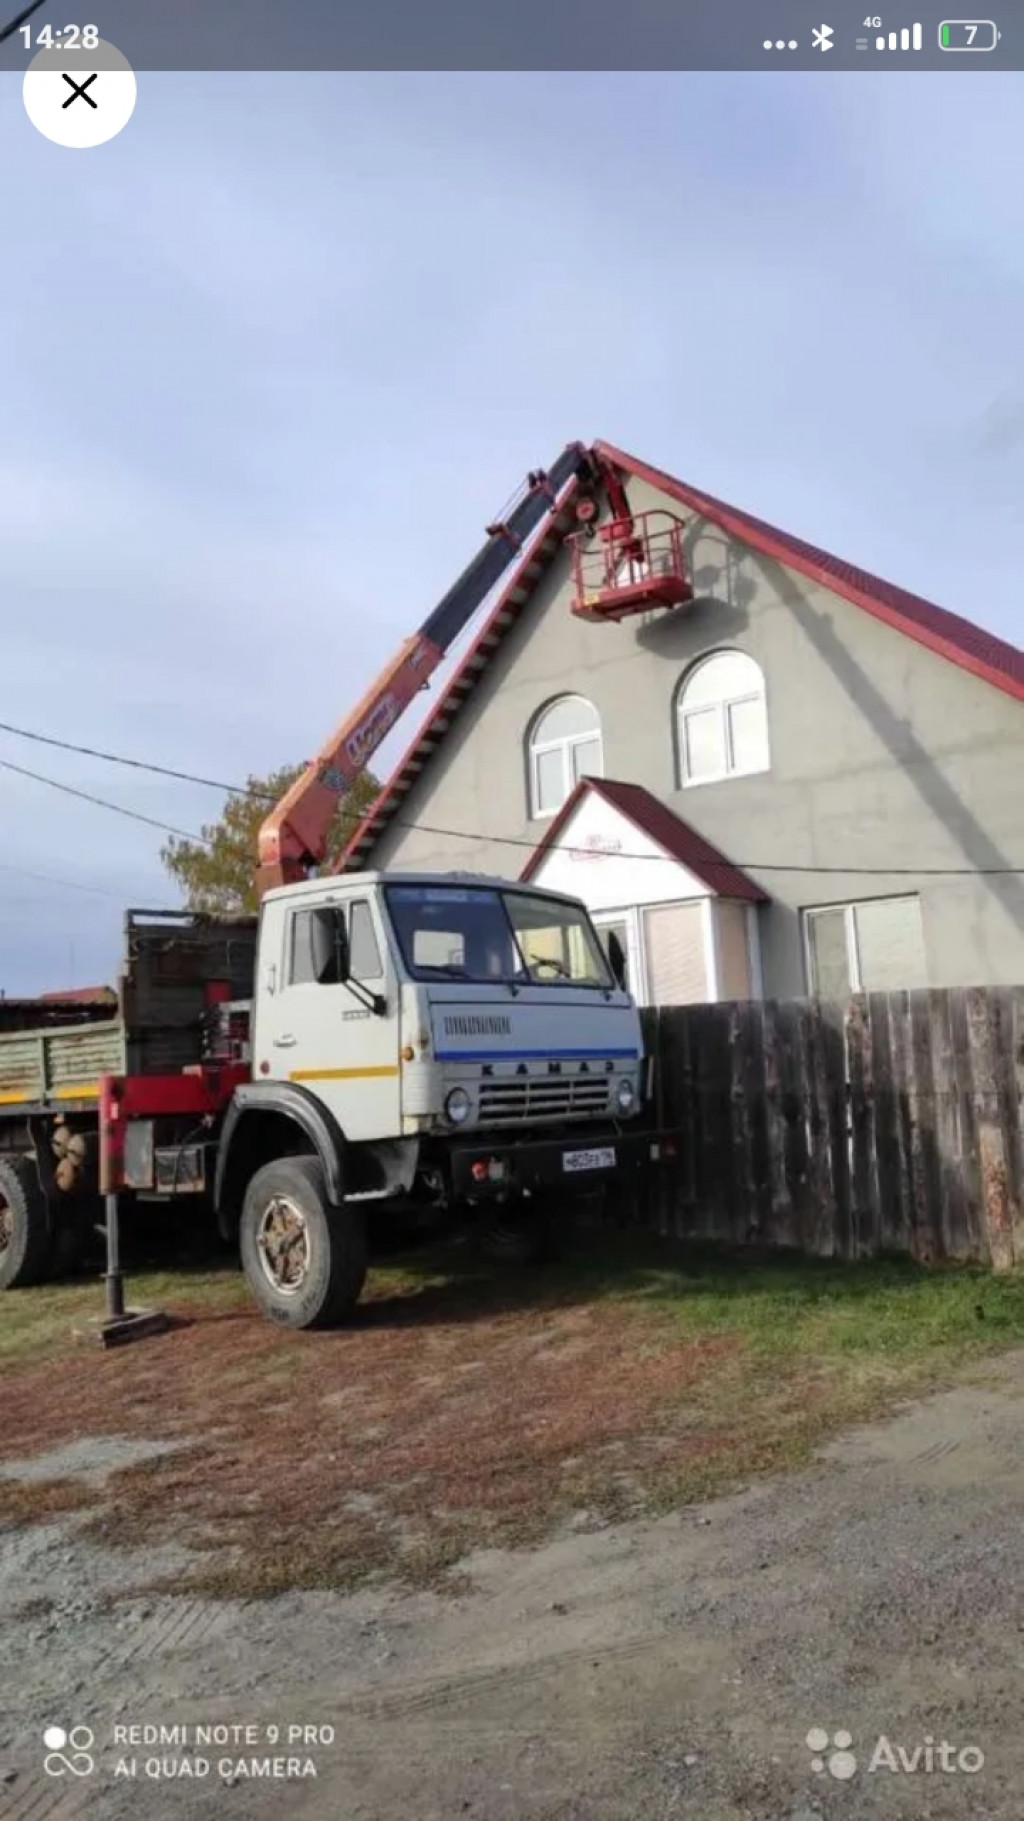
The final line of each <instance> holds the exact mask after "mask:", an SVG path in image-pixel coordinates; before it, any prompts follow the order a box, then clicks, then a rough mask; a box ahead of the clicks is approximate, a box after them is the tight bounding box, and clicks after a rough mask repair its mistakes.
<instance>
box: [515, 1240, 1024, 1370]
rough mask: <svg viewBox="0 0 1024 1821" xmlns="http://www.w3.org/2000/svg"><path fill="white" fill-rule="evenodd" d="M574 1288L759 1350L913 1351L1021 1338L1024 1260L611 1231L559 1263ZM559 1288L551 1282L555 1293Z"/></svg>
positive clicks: (970, 1349) (964, 1348)
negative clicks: (1002, 1262)
mask: <svg viewBox="0 0 1024 1821" xmlns="http://www.w3.org/2000/svg"><path fill="white" fill-rule="evenodd" d="M557 1275H558V1276H563V1278H564V1283H565V1288H566V1290H568V1289H569V1288H570V1286H572V1287H574V1288H575V1289H576V1290H577V1291H579V1290H582V1289H583V1288H584V1286H585V1287H586V1290H587V1293H588V1294H590V1295H595V1296H598V1297H603V1298H610V1299H613V1300H625V1301H628V1302H630V1303H635V1304H638V1305H640V1306H646V1307H648V1308H650V1309H651V1310H657V1311H658V1312H660V1313H666V1314H669V1315H670V1316H671V1317H672V1319H673V1320H674V1322H675V1323H676V1324H677V1325H678V1329H679V1333H680V1336H681V1337H683V1338H689V1339H698V1338H700V1337H701V1336H725V1335H730V1336H734V1337H736V1338H738V1339H741V1340H742V1341H743V1343H744V1345H745V1347H746V1348H747V1349H748V1350H749V1351H751V1352H753V1353H755V1354H759V1355H761V1356H764V1355H768V1354H770V1355H772V1356H775V1357H787V1358H790V1359H794V1360H797V1359H800V1358H801V1357H802V1358H822V1357H834V1358H836V1359H841V1358H844V1357H849V1356H851V1355H857V1354H861V1355H865V1356H870V1357H871V1358H874V1359H878V1358H885V1359H890V1360H892V1361H893V1362H894V1363H896V1362H902V1363H907V1362H909V1361H912V1360H914V1359H917V1360H921V1361H924V1360H926V1359H928V1358H929V1357H931V1356H934V1355H936V1354H941V1355H943V1356H945V1357H951V1356H953V1355H956V1356H957V1357H963V1356H964V1355H967V1354H975V1353H983V1352H986V1351H989V1350H990V1349H992V1348H993V1347H998V1346H1008V1345H1014V1344H1015V1343H1020V1344H1024V1272H1022V1271H1014V1272H1010V1273H1007V1274H1005V1275H1002V1274H1000V1275H996V1274H994V1273H993V1272H991V1271H989V1270H987V1269H985V1268H983V1267H982V1266H975V1265H942V1266H932V1267H925V1266H921V1265H915V1264H913V1263H911V1262H910V1261H904V1260H899V1259H874V1260H870V1261H866V1262H863V1263H859V1264H842V1263H836V1262H833V1261H831V1260H829V1261H826V1260H818V1259H808V1258H801V1257H799V1256H793V1255H787V1254H776V1255H774V1256H768V1257H755V1256H753V1255H744V1254H739V1255H730V1254H729V1253H727V1252H725V1251H724V1250H717V1249H715V1248H711V1247H696V1246H694V1247H687V1248H683V1247H679V1246H671V1245H663V1244H661V1243H659V1242H658V1241H656V1240H652V1241H646V1242H645V1241H641V1242H639V1243H638V1242H637V1241H635V1240H633V1241H630V1240H629V1239H621V1240H612V1241H609V1242H606V1243H605V1244H603V1245H602V1246H600V1247H599V1248H596V1249H595V1251H594V1252H593V1254H592V1255H591V1256H590V1257H589V1258H588V1256H587V1254H586V1253H585V1252H584V1253H581V1254H580V1255H579V1257H578V1258H577V1259H574V1260H572V1261H569V1262H567V1263H566V1264H564V1265H562V1266H561V1267H560V1268H559V1272H558V1274H557ZM552 1293H555V1294H557V1292H556V1291H555V1289H554V1285H551V1286H549V1290H548V1294H552Z"/></svg>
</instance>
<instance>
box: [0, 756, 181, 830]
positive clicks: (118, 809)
mask: <svg viewBox="0 0 1024 1821" xmlns="http://www.w3.org/2000/svg"><path fill="white" fill-rule="evenodd" d="M0 766H2V767H3V769H4V771H13V772H16V773H17V775H18V777H19V778H31V779H32V781H33V783H34V784H48V785H49V787H50V789H51V790H61V791H63V792H64V794H65V796H68V797H78V798H79V799H80V801H81V802H83V803H94V804H95V805H96V807H97V808H98V809H109V810H112V811H113V812H114V814H115V815H116V816H129V817H130V818H131V820H132V821H133V822H145V823H146V824H147V825H148V827H150V828H158V829H159V830H160V832H161V834H165V835H177V836H178V837H179V839H180V840H182V841H192V842H194V843H196V844H197V845H199V846H202V847H209V845H210V843H209V841H208V840H207V839H206V837H205V835H192V834H189V832H188V830H187V829H184V828H175V826H174V824H173V823H171V822H158V821H157V820H156V818H155V817H154V816H144V815H143V813H142V811H141V810H140V809H128V808H126V806H125V805H124V804H123V803H108V802H107V799H106V798H105V797H94V796H93V794H92V792H91V791H88V790H77V789H76V788H75V786H74V785H73V784H62V783H61V781H60V779H59V778H47V777H44V776H43V774H42V772H39V771H29V770H27V768H26V767H25V766H24V765H15V764H14V762H13V760H11V759H0Z"/></svg>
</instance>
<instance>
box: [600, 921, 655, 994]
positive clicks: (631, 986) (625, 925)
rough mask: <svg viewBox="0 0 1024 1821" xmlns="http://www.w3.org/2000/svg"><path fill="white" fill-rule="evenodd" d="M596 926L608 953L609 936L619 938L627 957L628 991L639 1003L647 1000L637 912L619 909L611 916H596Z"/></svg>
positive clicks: (603, 946) (602, 944)
mask: <svg viewBox="0 0 1024 1821" xmlns="http://www.w3.org/2000/svg"><path fill="white" fill-rule="evenodd" d="M594 927H595V929H596V930H597V933H598V935H599V937H600V938H601V946H602V948H603V949H604V952H605V954H606V955H607V954H608V938H609V936H610V935H612V934H614V935H616V936H617V937H618V939H619V944H620V946H621V948H622V952H623V954H624V955H625V957H626V991H627V992H629V993H632V995H633V998H634V999H635V1000H636V1002H637V1004H638V1005H643V1004H644V1003H645V1001H646V994H645V992H644V982H643V967H642V966H641V961H640V953H639V944H638V941H637V929H636V914H635V912H629V911H619V912H618V913H617V914H612V915H610V916H600V915H596V916H594Z"/></svg>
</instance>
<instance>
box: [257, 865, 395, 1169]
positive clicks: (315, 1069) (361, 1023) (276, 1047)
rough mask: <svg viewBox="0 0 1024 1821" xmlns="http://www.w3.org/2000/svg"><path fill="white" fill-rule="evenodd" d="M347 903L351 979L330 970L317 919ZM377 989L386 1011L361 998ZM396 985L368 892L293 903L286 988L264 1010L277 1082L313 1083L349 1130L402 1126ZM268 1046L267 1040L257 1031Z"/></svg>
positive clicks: (386, 1130) (388, 1133)
mask: <svg viewBox="0 0 1024 1821" xmlns="http://www.w3.org/2000/svg"><path fill="white" fill-rule="evenodd" d="M341 909H343V910H344V913H345V915H346V919H347V927H348V942H349V956H350V968H351V974H352V980H351V982H347V981H346V982H344V983H341V982H339V981H337V980H334V979H332V978H331V968H330V966H329V965H327V966H326V967H325V966H324V964H323V958H322V950H321V949H320V948H318V944H317V941H316V938H315V934H314V920H315V919H316V918H317V917H318V916H321V917H322V916H323V915H324V913H327V914H334V913H336V912H337V911H338V910H341ZM373 993H379V994H380V996H381V998H382V999H384V1001H385V1002H386V1005H387V1011H386V1013H385V1014H384V1015H383V1016H378V1015H377V1014H376V1013H374V1012H372V1011H371V1010H369V1008H368V1006H367V1005H366V1004H365V1003H363V1002H364V1001H366V1000H368V999H369V997H370V995H371V994H373ZM398 997H399V995H398V985H397V981H396V980H395V977H394V973H393V970H392V967H391V963H390V957H389V955H388V952H387V948H386V945H385V942H384V936H383V931H382V929H381V927H380V924H379V922H378V917H377V906H376V904H375V903H374V901H373V900H372V899H371V898H355V899H352V900H350V901H348V902H347V903H346V902H345V901H344V900H341V899H340V898H339V899H335V900H330V899H326V898H318V899H317V900H316V902H315V903H312V904H309V903H307V904H303V903H302V902H301V900H300V901H299V902H297V903H296V904H295V906H294V907H291V906H289V909H288V913H287V916H286V919H285V930H284V954H283V967H282V972H281V988H280V991H278V992H276V993H275V994H274V995H273V997H272V999H271V1000H270V1001H269V1006H268V1007H267V1008H266V1010H265V1012H264V1016H265V1018H266V1023H267V1026H268V1027H269V1028H268V1030H267V1035H268V1036H269V1039H270V1042H269V1045H268V1046H267V1047H268V1051H269V1054H268V1060H269V1062H270V1065H271V1070H272V1072H273V1074H274V1075H275V1076H276V1077H277V1078H278V1080H286V1081H294V1082H297V1083H299V1084H300V1085H301V1086H303V1087H305V1088H308V1089H309V1090H310V1092H311V1093H313V1094H315V1095H316V1097H317V1099H318V1100H322V1101H323V1102H324V1105H325V1106H328V1107H329V1108H330V1110H331V1112H332V1113H333V1114H334V1117H335V1118H336V1120H337V1121H338V1124H339V1125H340V1127H341V1129H342V1131H343V1132H344V1134H345V1136H346V1138H351V1139H354V1140H359V1139H367V1138H393V1137H397V1136H398V1135H399V1133H400V1132H401V1129H402V1127H401V1109H400V1094H401V1081H400V1076H399V1062H398V1047H399V1025H398ZM261 1048H262V1038H261Z"/></svg>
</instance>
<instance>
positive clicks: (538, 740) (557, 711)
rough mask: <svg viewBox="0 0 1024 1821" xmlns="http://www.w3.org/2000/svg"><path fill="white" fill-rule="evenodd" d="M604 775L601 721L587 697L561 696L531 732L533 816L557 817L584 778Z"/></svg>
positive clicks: (535, 723) (536, 722)
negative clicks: (575, 787) (568, 797)
mask: <svg viewBox="0 0 1024 1821" xmlns="http://www.w3.org/2000/svg"><path fill="white" fill-rule="evenodd" d="M603 772H604V755H603V752H602V748H601V718H600V716H599V714H598V712H597V709H596V708H595V707H594V705H593V703H592V702H588V701H586V699H585V698H584V697H583V696H559V698H558V700H557V702H549V703H548V706H547V708H545V709H544V710H543V712H542V713H541V714H539V715H538V716H537V719H536V720H535V722H534V724H533V727H532V729H531V732H530V814H531V815H534V816H553V815H554V814H555V812H556V810H559V809H561V807H562V804H563V803H564V802H565V799H566V797H567V796H569V794H570V792H571V791H572V790H573V788H574V786H575V785H577V784H578V783H579V781H580V779H581V778H599V777H601V776H602V774H603Z"/></svg>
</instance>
